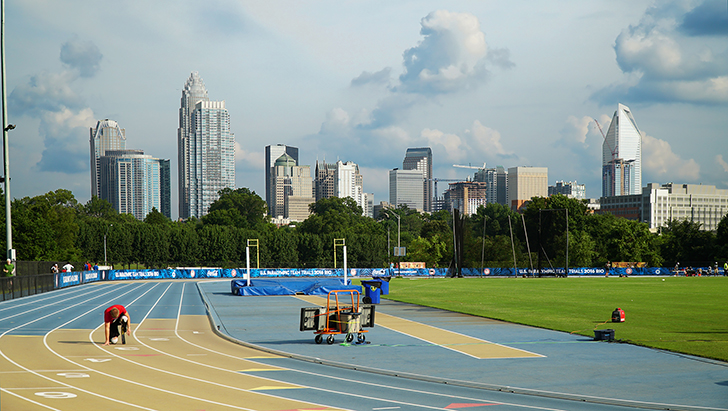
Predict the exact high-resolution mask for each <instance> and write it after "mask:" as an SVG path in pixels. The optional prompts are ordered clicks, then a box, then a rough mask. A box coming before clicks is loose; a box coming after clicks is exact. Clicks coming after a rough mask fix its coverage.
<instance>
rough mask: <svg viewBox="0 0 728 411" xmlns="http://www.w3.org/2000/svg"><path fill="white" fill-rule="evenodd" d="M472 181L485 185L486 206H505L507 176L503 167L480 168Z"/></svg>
mask: <svg viewBox="0 0 728 411" xmlns="http://www.w3.org/2000/svg"><path fill="white" fill-rule="evenodd" d="M473 181H477V182H482V183H486V184H487V188H486V193H487V194H486V198H487V202H488V204H503V205H505V204H506V197H507V193H508V174H507V173H506V170H505V169H504V168H503V166H498V167H495V168H481V169H479V170H478V171H477V172H476V173H475V178H474V179H473Z"/></svg>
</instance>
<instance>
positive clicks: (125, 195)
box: [99, 150, 170, 220]
mask: <svg viewBox="0 0 728 411" xmlns="http://www.w3.org/2000/svg"><path fill="white" fill-rule="evenodd" d="M99 163H100V166H101V167H100V168H101V179H100V181H101V195H100V198H102V199H104V200H106V201H108V202H109V203H111V205H112V206H113V207H114V209H116V210H117V211H118V212H119V213H126V214H131V215H133V216H134V217H136V219H138V220H143V219H144V218H145V217H146V216H147V214H149V213H150V212H151V211H152V208H156V209H157V211H159V212H160V213H162V214H164V215H165V216H167V217H168V218H169V217H170V215H169V214H170V204H169V203H170V195H169V193H170V185H169V160H163V159H159V158H154V157H152V156H150V155H145V154H144V152H143V151H142V150H108V151H107V152H106V154H105V155H104V156H102V157H101V159H100V161H99Z"/></svg>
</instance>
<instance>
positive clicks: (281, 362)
mask: <svg viewBox="0 0 728 411" xmlns="http://www.w3.org/2000/svg"><path fill="white" fill-rule="evenodd" d="M237 298H240V299H248V300H245V301H246V302H247V304H251V301H256V300H252V299H250V298H259V299H262V300H258V301H260V302H265V303H268V302H269V301H275V300H271V299H268V300H266V299H267V298H268V297H237ZM291 300H293V301H298V302H297V303H296V304H298V305H299V306H300V307H304V306H310V305H311V303H310V302H308V301H301V300H296V299H294V298H293V297H291ZM240 301H243V300H240ZM112 304H123V305H125V306H126V307H127V309H128V310H129V313H130V316H131V319H132V325H133V328H132V332H133V335H132V337H131V338H129V339H128V340H127V344H126V345H115V346H103V345H102V344H103V340H104V336H103V320H102V313H103V310H104V308H106V307H107V306H109V305H112ZM264 314H265V312H263V314H261V313H259V312H258V313H256V315H255V316H250V315H249V314H246V313H245V312H242V311H241V312H240V318H241V321H243V322H248V323H250V324H249V325H250V326H251V327H255V326H256V325H255V324H259V323H261V322H262V323H266V322H268V323H269V324H276V323H275V319H274V318H269V319H266V318H264V317H265V315H264ZM389 321H390V323H389V324H390V325H391V321H396V320H392V319H391V318H390V319H389ZM292 326H293V327H297V324H293V325H292ZM375 330H377V328H376V327H375V329H373V331H372V333H371V334H370V337H369V338H370V339H371V338H372V337H373V336H374V334H375V332H376V331H375ZM217 333H218V331H217V330H215V329H213V326H212V325H211V322H210V319H209V318H208V316H207V311H206V307H205V304H204V301H203V299H202V298H201V293H200V291H199V290H198V286H197V284H196V282H193V281H146V282H108V283H96V284H88V285H83V286H78V287H71V288H67V289H63V290H58V291H53V292H50V293H46V294H40V295H36V296H31V297H25V298H22V299H18V300H13V301H8V302H4V303H2V304H0V407H1V409H2V410H3V411H5V410H64V411H65V410H74V411H86V410H100V409H104V410H115V409H119V410H191V411H200V410H270V411H273V410H377V411H379V410H433V409H434V410H443V409H468V410H493V411H499V410H597V411H599V410H624V409H632V408H635V407H632V408H630V407H625V406H620V405H610V404H598V403H593V402H591V403H590V402H586V403H585V402H578V401H573V400H565V399H560V398H549V397H547V396H540V395H518V394H513V393H508V392H498V391H491V390H483V389H478V388H472V387H465V386H452V385H447V384H442V383H437V382H434V381H432V380H427V379H425V380H417V379H410V378H398V377H396V376H393V375H383V374H381V373H370V372H362V371H357V370H353V369H351V368H342V367H332V366H327V365H321V364H317V363H315V362H311V361H300V360H296V359H292V358H289V357H287V356H285V355H276V354H274V353H273V352H275V350H271V349H265V350H263V351H261V350H256V349H254V348H251V347H250V346H244V345H241V344H237V343H235V342H232V341H229V340H226V339H223V338H221V337H220V336H219V335H217ZM309 337H310V338H309ZM305 338H306V339H307V340H308V339H310V340H312V335H310V336H309V335H306V337H305ZM297 345H300V346H301V347H302V349H307V347H308V348H311V349H324V348H335V347H334V346H329V347H326V344H323V345H321V346H317V345H315V344H313V343H312V342H311V341H309V342H308V343H307V344H303V343H301V344H297ZM433 360H436V359H435V358H433ZM412 361H417V362H422V361H425V362H426V361H427V359H426V358H419V359H418V358H413V359H412ZM442 366H443V367H448V365H447V364H442ZM726 398H728V397H726ZM635 406H639V407H640V408H644V407H646V406H647V408H649V404H646V403H645V404H635ZM673 409H702V410H705V409H720V408H710V407H687V406H686V407H682V408H680V407H675V408H673Z"/></svg>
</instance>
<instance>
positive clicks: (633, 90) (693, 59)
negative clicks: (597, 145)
mask: <svg viewBox="0 0 728 411" xmlns="http://www.w3.org/2000/svg"><path fill="white" fill-rule="evenodd" d="M700 7H701V6H698V7H691V6H690V3H687V2H665V3H660V4H658V5H656V6H655V7H652V8H650V9H648V10H647V11H646V12H645V14H644V15H643V16H642V19H641V20H640V22H639V24H637V25H634V26H633V25H630V26H629V27H628V28H626V29H624V30H622V32H621V33H620V34H619V36H617V39H616V40H615V45H614V51H615V53H616V60H617V63H618V65H619V68H620V69H621V70H622V72H624V73H625V74H629V75H631V76H630V78H628V79H627V81H624V82H621V83H617V84H612V85H610V86H608V87H605V88H603V89H602V90H599V91H597V92H596V93H594V95H593V96H592V98H594V99H597V100H600V101H601V102H602V103H604V104H614V103H615V102H616V101H618V100H629V101H658V102H685V103H693V104H728V46H726V44H727V43H726V42H725V39H722V38H720V37H715V38H711V37H705V36H702V37H693V36H691V35H689V34H686V31H685V30H684V25H682V26H681V23H684V20H685V19H686V16H690V15H691V13H693V12H694V11H695V10H698V9H699V8H700ZM724 11H725V10H724ZM724 11H723V12H724ZM635 76H636V77H635ZM635 78H636V79H637V81H636V82H634V79H635ZM630 83H631V84H630Z"/></svg>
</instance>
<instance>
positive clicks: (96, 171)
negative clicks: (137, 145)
mask: <svg viewBox="0 0 728 411" xmlns="http://www.w3.org/2000/svg"><path fill="white" fill-rule="evenodd" d="M90 144H91V195H92V196H96V197H99V198H100V197H101V163H100V159H101V157H103V156H104V155H105V153H106V151H108V150H124V149H125V148H126V131H125V130H124V129H123V128H121V127H119V124H118V123H117V122H116V121H114V120H109V119H108V118H107V119H105V120H101V121H98V122H96V127H91V139H90Z"/></svg>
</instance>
